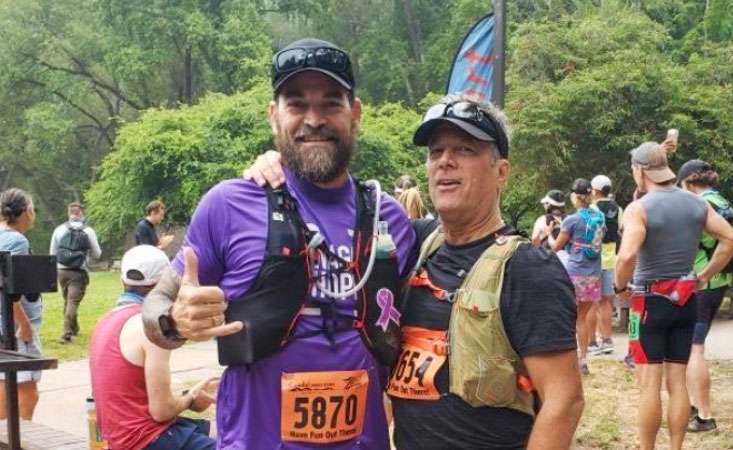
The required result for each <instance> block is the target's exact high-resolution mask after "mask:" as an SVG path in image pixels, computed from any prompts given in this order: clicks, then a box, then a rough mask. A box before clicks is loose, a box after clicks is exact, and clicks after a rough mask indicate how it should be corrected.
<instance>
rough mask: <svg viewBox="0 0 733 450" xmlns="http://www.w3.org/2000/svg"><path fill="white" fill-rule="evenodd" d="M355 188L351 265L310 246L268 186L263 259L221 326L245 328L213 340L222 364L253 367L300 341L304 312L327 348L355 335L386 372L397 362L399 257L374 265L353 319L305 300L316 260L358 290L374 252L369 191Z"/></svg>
mask: <svg viewBox="0 0 733 450" xmlns="http://www.w3.org/2000/svg"><path fill="white" fill-rule="evenodd" d="M356 186H357V189H356V226H355V228H354V238H353V249H354V252H353V258H352V260H351V261H346V260H344V259H342V258H340V257H339V256H338V255H335V254H334V253H333V252H331V251H330V250H329V248H328V246H327V245H326V243H325V242H320V243H315V244H314V241H316V239H314V236H315V234H316V233H315V232H313V231H311V230H309V229H308V227H307V226H306V225H305V223H304V222H303V219H302V218H301V216H300V214H299V213H298V210H297V207H296V203H295V201H294V199H293V198H292V197H291V195H290V194H289V193H288V192H287V190H285V189H275V190H273V189H270V188H267V190H266V192H267V200H268V230H267V246H266V251H265V259H264V262H263V264H262V266H261V268H260V272H259V274H258V275H257V278H256V279H255V281H254V283H253V285H252V287H251V288H250V289H249V291H248V292H247V294H245V295H244V297H242V298H239V299H237V300H234V301H231V302H229V305H228V307H227V310H226V313H225V317H226V322H227V323H229V322H233V321H237V320H238V321H242V323H243V324H244V327H243V329H242V330H241V331H240V332H238V333H235V334H232V335H229V336H223V337H220V338H218V339H217V345H218V350H219V363H220V364H221V365H223V366H241V365H249V364H252V363H254V362H256V361H258V360H260V359H263V358H266V357H268V356H270V355H273V354H275V353H277V352H278V351H279V350H280V349H281V348H283V347H284V346H286V345H287V344H288V342H290V341H292V340H293V339H298V338H300V337H304V336H305V335H302V334H301V335H298V334H295V333H294V330H295V328H296V325H297V322H298V320H299V319H300V318H301V317H302V315H303V314H305V313H306V312H308V313H309V315H317V316H320V317H321V320H322V324H323V325H322V327H321V329H320V330H319V331H318V333H323V334H324V335H326V336H327V337H328V338H329V339H330V340H331V342H332V344H333V342H334V339H333V335H334V333H336V332H339V331H342V330H345V329H357V330H358V331H359V332H360V335H361V337H362V339H363V341H364V343H365V345H366V346H367V348H369V350H370V351H371V352H372V354H373V355H374V356H375V358H376V359H377V360H378V361H379V362H381V363H382V364H384V365H388V366H390V365H392V364H393V363H394V361H395V359H396V358H397V356H398V354H399V350H400V330H399V316H400V315H401V310H402V305H401V302H400V301H399V300H400V296H399V293H400V287H401V286H400V282H399V272H398V270H399V268H398V264H397V258H396V255H390V257H388V258H377V259H375V260H374V265H373V268H372V271H371V274H369V278H368V280H367V281H366V283H365V284H364V286H363V288H362V289H361V290H359V291H358V292H357V293H356V308H355V310H354V313H353V314H351V315H344V314H343V313H339V312H338V311H337V308H336V305H335V302H337V301H338V300H336V299H332V298H326V299H325V300H324V301H318V302H314V301H313V300H311V298H310V297H311V296H310V294H311V292H315V290H316V288H317V283H318V281H319V279H318V277H319V275H318V274H314V273H313V268H314V267H315V262H316V260H317V258H323V257H325V258H326V260H327V261H328V266H329V268H331V267H334V270H335V271H336V272H337V273H345V272H350V273H351V274H353V277H354V280H355V283H357V284H358V283H359V281H360V280H361V278H362V275H363V274H364V270H365V269H366V267H367V265H368V262H369V257H370V253H371V251H372V249H373V245H372V244H373V242H372V231H373V228H372V227H373V223H374V214H375V210H374V209H375V208H374V201H373V199H372V197H373V193H372V191H371V190H370V189H368V188H367V187H366V186H365V185H364V184H363V183H360V182H357V183H356ZM328 275H329V276H331V275H333V274H332V273H331V274H328ZM387 300H391V301H387ZM314 312H315V314H314ZM385 314H386V315H385ZM311 334H314V333H311ZM309 335H310V334H309ZM333 345H335V344H333Z"/></svg>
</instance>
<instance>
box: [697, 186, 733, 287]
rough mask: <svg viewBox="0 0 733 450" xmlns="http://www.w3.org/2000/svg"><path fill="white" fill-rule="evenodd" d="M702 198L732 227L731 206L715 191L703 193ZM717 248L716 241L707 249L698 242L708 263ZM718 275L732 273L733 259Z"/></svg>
mask: <svg viewBox="0 0 733 450" xmlns="http://www.w3.org/2000/svg"><path fill="white" fill-rule="evenodd" d="M702 196H703V198H704V199H705V200H706V201H707V202H708V203H709V204H710V206H712V208H713V209H714V210H715V212H716V213H718V214H720V215H721V217H723V219H725V220H726V221H727V222H728V223H729V224H731V225H733V206H732V205H731V204H730V202H728V200H726V199H725V198H724V197H723V196H722V195H720V194H719V193H718V192H717V191H708V192H706V193H704V194H703V195H702ZM717 247H718V241H715V245H713V246H712V247H710V248H708V247H706V246H705V245H703V243H702V241H700V248H702V249H703V251H705V254H706V255H707V258H708V261H710V259H711V258H712V257H713V253H714V252H715V249H716V248H717ZM720 273H733V259H731V260H730V261H728V264H727V265H726V266H725V267H724V268H723V270H721V271H720Z"/></svg>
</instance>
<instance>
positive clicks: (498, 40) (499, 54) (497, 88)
mask: <svg viewBox="0 0 733 450" xmlns="http://www.w3.org/2000/svg"><path fill="white" fill-rule="evenodd" d="M494 19H495V20H496V33H495V38H494V39H495V47H494V49H495V52H494V53H495V60H494V76H493V78H494V80H493V85H494V88H493V89H492V99H491V101H492V102H493V103H494V104H495V105H496V106H498V107H499V108H504V90H505V87H504V86H505V84H504V71H505V60H506V45H505V42H506V0H494Z"/></svg>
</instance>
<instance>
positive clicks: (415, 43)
mask: <svg viewBox="0 0 733 450" xmlns="http://www.w3.org/2000/svg"><path fill="white" fill-rule="evenodd" d="M402 8H403V10H404V11H405V22H407V35H408V37H409V39H410V50H411V51H412V59H413V60H414V61H416V62H418V63H422V62H423V57H422V36H421V33H420V24H418V23H417V21H416V20H415V10H414V9H413V7H412V0H402Z"/></svg>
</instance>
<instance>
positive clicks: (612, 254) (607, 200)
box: [588, 175, 623, 355]
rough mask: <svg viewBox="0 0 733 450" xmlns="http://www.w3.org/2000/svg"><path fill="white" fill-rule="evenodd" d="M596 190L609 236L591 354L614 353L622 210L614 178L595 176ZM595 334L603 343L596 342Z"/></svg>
mask: <svg viewBox="0 0 733 450" xmlns="http://www.w3.org/2000/svg"><path fill="white" fill-rule="evenodd" d="M590 184H591V187H592V188H593V207H594V208H596V209H597V210H598V211H600V212H602V213H603V217H604V220H605V223H606V234H605V235H604V236H603V245H602V246H601V269H602V271H601V301H600V302H598V303H597V304H596V308H595V309H596V310H595V311H593V312H591V315H590V319H589V321H590V323H591V340H590V345H589V346H588V352H589V353H591V354H596V355H601V354H607V355H608V354H611V353H613V349H614V347H613V340H612V336H613V326H612V321H613V300H614V298H615V297H616V294H614V293H613V269H614V266H615V265H616V253H618V246H619V243H620V242H621V234H620V233H619V224H620V223H621V218H622V216H623V210H622V209H621V207H620V206H619V205H618V203H616V201H615V200H614V199H613V197H612V196H611V179H610V178H608V177H607V176H606V175H596V176H595V177H593V179H592V180H591V182H590ZM596 331H598V334H599V335H600V338H601V339H600V341H598V343H596Z"/></svg>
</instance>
